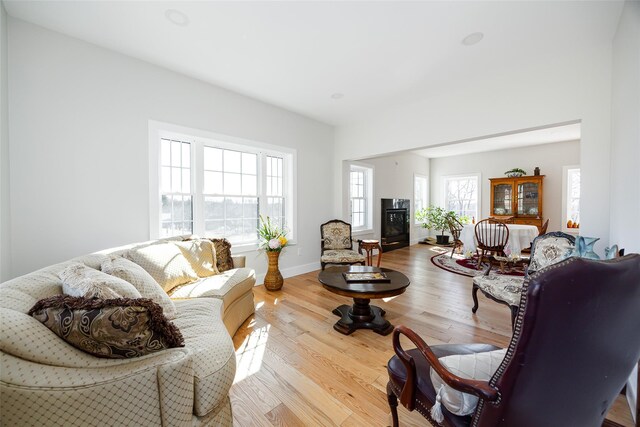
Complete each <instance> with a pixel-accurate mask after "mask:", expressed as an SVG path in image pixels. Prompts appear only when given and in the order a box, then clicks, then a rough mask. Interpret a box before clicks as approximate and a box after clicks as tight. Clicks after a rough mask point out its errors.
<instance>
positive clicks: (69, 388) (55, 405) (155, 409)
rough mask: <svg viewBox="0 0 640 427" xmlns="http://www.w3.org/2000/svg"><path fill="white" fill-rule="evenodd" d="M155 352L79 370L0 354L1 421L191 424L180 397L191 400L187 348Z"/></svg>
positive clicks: (190, 359)
mask: <svg viewBox="0 0 640 427" xmlns="http://www.w3.org/2000/svg"><path fill="white" fill-rule="evenodd" d="M158 355H159V356H160V357H156V358H145V359H142V360H136V359H131V361H130V363H125V364H118V365H111V366H102V367H92V368H85V369H78V368H64V367H58V366H50V365H44V364H40V363H34V362H30V361H27V360H24V359H20V358H17V357H14V356H12V355H10V354H7V353H0V364H1V365H2V372H1V374H0V399H1V401H2V406H3V414H2V418H3V424H5V422H6V425H45V424H46V425H67V426H70V425H78V426H80V425H97V424H100V423H102V422H106V420H108V424H111V425H133V424H149V425H163V426H164V425H171V426H173V425H176V426H180V425H190V424H191V419H192V416H193V414H192V413H191V411H189V410H187V409H185V408H190V406H188V405H184V401H185V400H193V367H192V358H191V352H190V351H189V350H188V349H183V348H179V349H171V350H166V351H163V352H161V353H158ZM25 373H28V374H27V375H25ZM43 393H46V399H43V398H42V397H43Z"/></svg>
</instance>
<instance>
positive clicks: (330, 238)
mask: <svg viewBox="0 0 640 427" xmlns="http://www.w3.org/2000/svg"><path fill="white" fill-rule="evenodd" d="M320 236H321V237H322V239H321V240H320V250H321V253H320V265H321V266H322V269H323V270H324V268H325V266H326V265H327V264H338V265H351V264H362V265H365V262H366V258H365V256H364V255H362V254H360V253H358V252H356V251H354V250H353V239H352V237H351V224H349V223H346V222H344V221H341V220H339V219H334V220H331V221H328V222H325V223H324V224H322V225H321V226H320Z"/></svg>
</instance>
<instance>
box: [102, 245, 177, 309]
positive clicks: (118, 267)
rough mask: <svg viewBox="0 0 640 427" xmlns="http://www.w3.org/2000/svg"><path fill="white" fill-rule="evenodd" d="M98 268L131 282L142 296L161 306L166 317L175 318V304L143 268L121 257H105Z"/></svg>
mask: <svg viewBox="0 0 640 427" xmlns="http://www.w3.org/2000/svg"><path fill="white" fill-rule="evenodd" d="M100 268H101V270H102V271H103V272H105V273H107V274H110V275H111V276H115V277H117V278H120V279H122V280H126V281H127V282H129V283H131V284H132V285H133V286H134V287H135V288H136V289H137V290H138V292H140V295H141V296H142V298H149V299H151V300H153V301H154V302H155V303H157V304H158V305H159V306H160V307H162V312H163V313H164V316H165V317H166V318H167V319H169V320H173V319H175V318H176V306H175V304H174V303H173V301H171V298H169V295H167V293H166V292H165V291H164V290H163V289H162V287H161V286H160V285H159V284H158V282H156V281H155V279H154V278H153V277H151V275H150V274H149V273H147V271H146V270H145V269H144V268H142V267H140V266H139V265H138V264H136V263H135V262H133V261H129V260H128V259H126V258H122V257H114V258H107V259H106V260H105V261H103V263H102V265H101V266H100Z"/></svg>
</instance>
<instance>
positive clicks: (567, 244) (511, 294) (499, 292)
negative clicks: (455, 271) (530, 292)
mask: <svg viewBox="0 0 640 427" xmlns="http://www.w3.org/2000/svg"><path fill="white" fill-rule="evenodd" d="M575 241H576V239H575V237H573V236H571V235H569V234H566V233H561V232H553V233H547V234H545V235H542V236H538V237H536V238H535V240H534V241H533V244H532V245H531V261H530V263H529V266H528V267H527V270H526V271H525V277H524V278H523V277H517V276H505V275H490V274H489V273H490V271H491V263H489V267H488V268H487V270H486V271H485V272H484V274H482V275H480V276H476V277H474V278H473V290H472V291H471V296H472V297H473V308H472V309H471V311H472V312H474V313H475V312H476V311H477V310H478V290H480V291H482V293H483V294H484V295H485V296H486V297H487V298H489V299H490V300H493V301H496V302H498V303H500V304H505V305H507V306H509V308H510V309H511V322H512V324H513V323H514V322H515V319H516V316H517V315H518V306H519V304H520V294H521V292H522V285H523V283H524V279H525V278H526V277H527V276H528V275H530V274H532V273H534V272H536V271H538V270H540V269H542V268H544V267H547V266H549V265H551V264H555V263H557V262H560V261H562V260H564V259H566V258H569V257H570V256H571V255H572V253H573V250H574V247H575Z"/></svg>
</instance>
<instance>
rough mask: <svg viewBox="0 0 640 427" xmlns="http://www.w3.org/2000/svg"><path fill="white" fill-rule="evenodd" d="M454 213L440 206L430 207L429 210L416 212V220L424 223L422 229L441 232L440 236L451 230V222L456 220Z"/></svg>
mask: <svg viewBox="0 0 640 427" xmlns="http://www.w3.org/2000/svg"><path fill="white" fill-rule="evenodd" d="M456 218H457V215H456V213H455V212H454V211H447V210H445V209H444V208H441V207H440V206H434V205H430V206H429V207H428V208H423V209H420V210H419V211H418V212H416V219H417V220H418V221H420V222H422V227H424V228H426V229H428V230H434V231H440V235H444V232H445V230H446V229H447V228H449V222H448V221H449V220H451V219H456Z"/></svg>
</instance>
